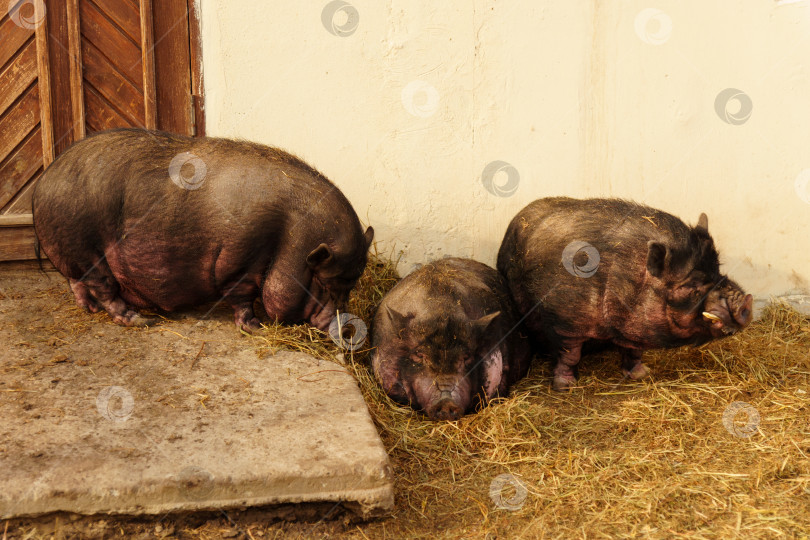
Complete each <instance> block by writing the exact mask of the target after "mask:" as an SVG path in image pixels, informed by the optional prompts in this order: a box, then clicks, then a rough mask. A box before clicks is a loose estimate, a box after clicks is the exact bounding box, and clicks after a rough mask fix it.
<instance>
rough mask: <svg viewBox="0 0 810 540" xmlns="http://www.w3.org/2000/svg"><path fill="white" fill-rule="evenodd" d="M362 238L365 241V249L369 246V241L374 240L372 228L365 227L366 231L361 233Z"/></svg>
mask: <svg viewBox="0 0 810 540" xmlns="http://www.w3.org/2000/svg"><path fill="white" fill-rule="evenodd" d="M363 238H364V239H365V241H366V249H368V248H370V247H371V242H372V240H374V229H373V228H371V227H369V228H368V229H366V232H365V233H364V234H363Z"/></svg>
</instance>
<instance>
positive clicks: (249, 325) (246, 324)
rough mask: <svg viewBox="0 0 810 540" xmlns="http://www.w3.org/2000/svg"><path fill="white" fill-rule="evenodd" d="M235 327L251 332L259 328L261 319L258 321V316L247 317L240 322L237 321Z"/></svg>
mask: <svg viewBox="0 0 810 540" xmlns="http://www.w3.org/2000/svg"><path fill="white" fill-rule="evenodd" d="M236 327H237V328H239V329H241V330H244V331H245V332H247V333H248V334H252V333H254V332H256V331H258V330H261V328H262V323H261V321H259V319H258V318H256V317H253V318H252V319H248V320H247V321H242V322H239V321H237V323H236Z"/></svg>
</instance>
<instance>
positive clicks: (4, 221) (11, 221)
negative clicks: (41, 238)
mask: <svg viewBox="0 0 810 540" xmlns="http://www.w3.org/2000/svg"><path fill="white" fill-rule="evenodd" d="M33 224H34V216H21V215H19V214H14V215H10V216H0V227H20V226H23V225H33Z"/></svg>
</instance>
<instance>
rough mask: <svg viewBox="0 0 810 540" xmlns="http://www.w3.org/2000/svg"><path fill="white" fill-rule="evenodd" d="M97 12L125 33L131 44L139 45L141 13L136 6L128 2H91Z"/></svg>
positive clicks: (100, 0) (118, 0)
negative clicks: (97, 9)
mask: <svg viewBox="0 0 810 540" xmlns="http://www.w3.org/2000/svg"><path fill="white" fill-rule="evenodd" d="M93 2H94V3H95V5H96V6H98V8H99V11H101V12H102V13H104V15H106V16H107V17H108V18H109V19H110V20H111V21H112V22H113V23H115V24H116V25H117V26H118V27H119V28H120V29H121V30H123V31H124V32H126V34H127V36H129V38H130V39H131V40H132V42H133V43H137V44H138V47H140V45H141V12H140V7H139V6H138V5H137V4H134V3H131V2H130V1H129V0H127V1H121V0H93Z"/></svg>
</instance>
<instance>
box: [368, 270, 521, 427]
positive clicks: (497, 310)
mask: <svg viewBox="0 0 810 540" xmlns="http://www.w3.org/2000/svg"><path fill="white" fill-rule="evenodd" d="M517 323H518V318H517V316H516V313H515V310H514V306H513V305H512V302H511V300H510V298H509V291H508V289H507V288H506V284H505V282H504V281H503V278H502V277H501V276H500V275H498V272H496V271H495V270H494V269H493V268H490V267H489V266H487V265H485V264H482V263H479V262H476V261H472V260H469V259H457V258H450V259H442V260H440V261H437V262H434V263H431V264H428V265H425V266H423V267H422V268H420V269H419V270H417V271H415V272H413V273H412V274H409V275H408V276H406V277H405V278H404V279H402V281H400V282H399V283H397V284H396V286H395V287H394V288H393V289H391V291H390V292H389V293H388V294H387V295H386V296H385V298H383V300H382V303H381V304H380V307H379V308H378V310H377V315H376V317H375V319H374V339H373V345H374V347H376V350H375V352H374V359H373V367H374V374H375V376H376V377H377V380H378V381H379V382H380V384H381V385H382V387H383V389H384V390H385V391H386V392H387V393H388V395H389V396H390V397H391V398H392V399H394V400H395V401H398V402H400V403H402V404H410V405H411V406H412V407H413V408H414V409H417V410H421V411H423V412H424V413H425V414H427V416H428V417H430V418H431V419H433V420H457V419H458V418H460V417H461V416H463V415H464V414H465V413H466V412H469V411H472V410H475V408H476V407H479V406H481V405H483V404H485V403H486V400H488V399H490V398H492V397H495V396H505V395H506V394H507V392H508V391H509V387H510V386H511V385H512V384H514V383H515V382H516V381H517V380H518V379H520V378H521V377H523V376H525V375H526V371H527V370H528V367H529V362H530V360H531V354H530V350H529V344H528V339H527V336H526V334H525V332H523V329H522V327H520V326H518V324H517Z"/></svg>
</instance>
